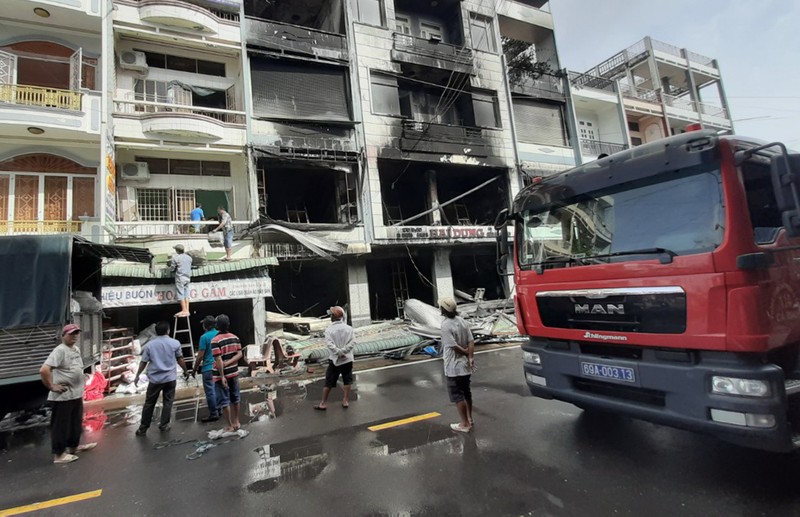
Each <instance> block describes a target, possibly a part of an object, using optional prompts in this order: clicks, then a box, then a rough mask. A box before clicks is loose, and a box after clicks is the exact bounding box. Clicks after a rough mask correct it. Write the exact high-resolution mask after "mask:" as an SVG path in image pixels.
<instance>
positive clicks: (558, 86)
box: [511, 75, 566, 100]
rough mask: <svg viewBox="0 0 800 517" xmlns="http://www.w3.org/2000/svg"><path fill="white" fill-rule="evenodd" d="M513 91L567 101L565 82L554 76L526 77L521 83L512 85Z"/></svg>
mask: <svg viewBox="0 0 800 517" xmlns="http://www.w3.org/2000/svg"><path fill="white" fill-rule="evenodd" d="M511 91H513V92H515V93H521V94H523V95H530V96H533V97H539V98H545V99H553V100H564V99H566V96H565V95H564V82H563V80H562V79H561V78H560V77H556V76H554V75H542V76H539V77H538V78H536V79H533V78H531V77H524V78H522V80H520V81H517V82H512V83H511Z"/></svg>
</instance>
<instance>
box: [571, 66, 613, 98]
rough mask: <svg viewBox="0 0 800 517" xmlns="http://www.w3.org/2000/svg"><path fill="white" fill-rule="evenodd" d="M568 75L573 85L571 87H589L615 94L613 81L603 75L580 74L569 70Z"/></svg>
mask: <svg viewBox="0 0 800 517" xmlns="http://www.w3.org/2000/svg"><path fill="white" fill-rule="evenodd" d="M568 76H569V83H570V84H571V85H572V86H573V88H578V89H580V88H590V89H592V90H600V91H603V92H606V93H611V94H613V95H616V93H617V90H616V88H614V81H611V80H609V79H606V78H605V77H598V76H596V75H588V74H581V73H578V72H569V74H568Z"/></svg>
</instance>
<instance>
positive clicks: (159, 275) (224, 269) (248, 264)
mask: <svg viewBox="0 0 800 517" xmlns="http://www.w3.org/2000/svg"><path fill="white" fill-rule="evenodd" d="M277 265H278V259H276V258H275V257H259V258H251V259H244V260H234V261H231V262H222V261H221V262H209V263H206V264H204V265H202V266H200V267H197V268H192V278H193V279H197V278H200V277H208V276H214V275H226V274H230V273H237V272H240V271H246V270H251V269H260V268H265V267H267V266H277ZM172 276H173V273H172V270H171V269H170V268H169V267H167V266H161V267H157V268H154V269H151V268H150V267H147V266H142V265H139V264H122V263H117V262H110V263H108V264H105V265H103V277H104V278H144V279H154V280H158V279H163V278H172Z"/></svg>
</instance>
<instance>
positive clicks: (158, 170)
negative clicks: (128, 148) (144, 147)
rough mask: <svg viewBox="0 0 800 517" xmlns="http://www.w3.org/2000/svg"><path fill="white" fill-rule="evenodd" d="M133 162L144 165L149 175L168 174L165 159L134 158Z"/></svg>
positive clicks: (167, 163) (167, 162)
mask: <svg viewBox="0 0 800 517" xmlns="http://www.w3.org/2000/svg"><path fill="white" fill-rule="evenodd" d="M134 161H137V162H144V163H146V164H147V168H148V170H149V171H150V174H169V160H167V159H166V158H148V157H144V156H136V157H135V158H134Z"/></svg>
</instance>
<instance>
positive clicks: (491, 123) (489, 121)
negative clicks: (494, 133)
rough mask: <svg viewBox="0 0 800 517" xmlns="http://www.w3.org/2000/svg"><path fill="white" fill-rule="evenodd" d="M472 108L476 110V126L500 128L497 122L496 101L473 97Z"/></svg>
mask: <svg viewBox="0 0 800 517" xmlns="http://www.w3.org/2000/svg"><path fill="white" fill-rule="evenodd" d="M472 107H473V109H474V110H475V125H476V126H478V127H500V124H499V122H498V120H497V109H496V105H495V99H493V98H492V97H486V96H478V97H473V99H472Z"/></svg>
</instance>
